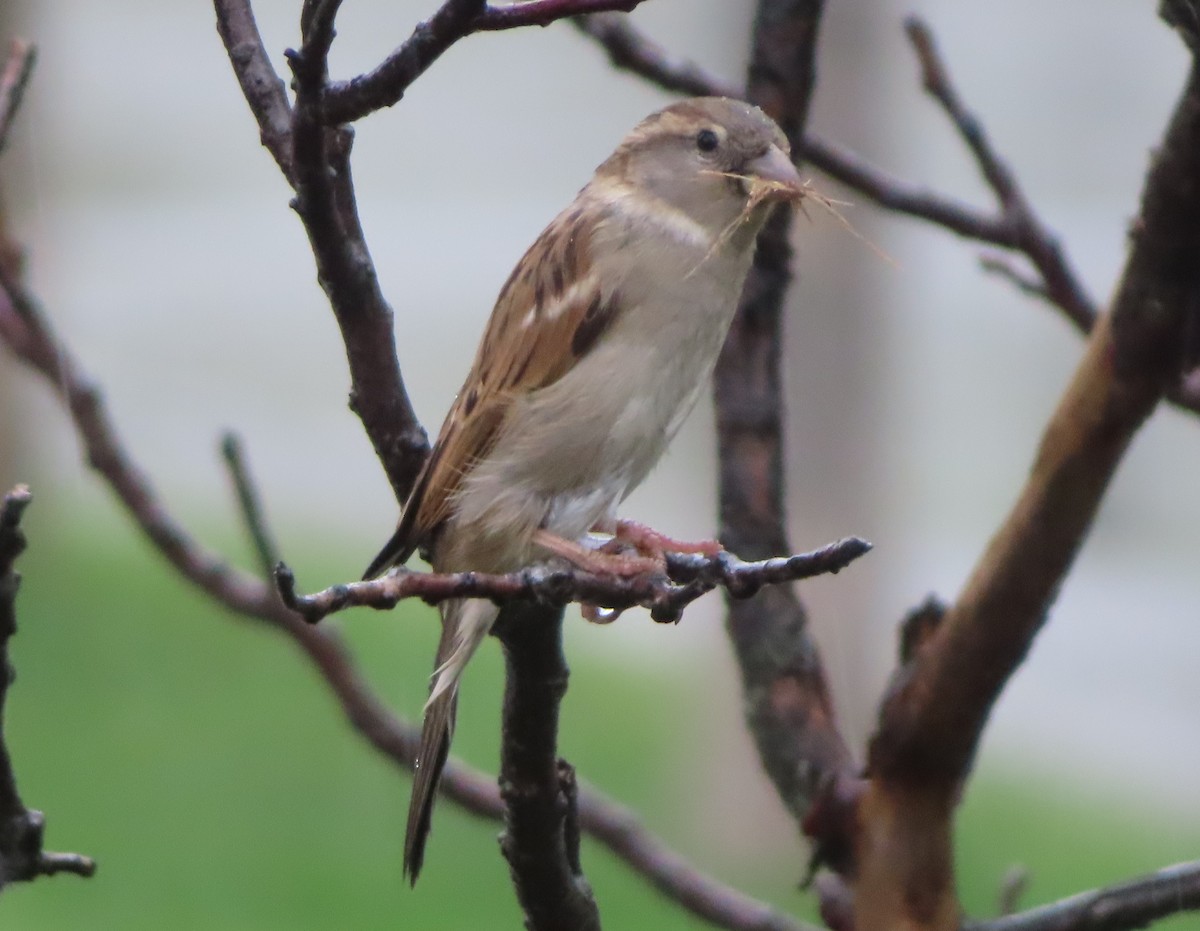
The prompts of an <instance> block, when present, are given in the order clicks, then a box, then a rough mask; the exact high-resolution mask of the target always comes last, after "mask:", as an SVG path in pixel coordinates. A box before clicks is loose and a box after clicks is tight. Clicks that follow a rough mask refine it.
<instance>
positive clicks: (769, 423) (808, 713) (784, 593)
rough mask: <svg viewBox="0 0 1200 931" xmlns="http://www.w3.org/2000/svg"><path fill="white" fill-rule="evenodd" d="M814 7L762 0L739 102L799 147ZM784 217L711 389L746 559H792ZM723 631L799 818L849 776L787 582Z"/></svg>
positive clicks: (739, 610)
mask: <svg viewBox="0 0 1200 931" xmlns="http://www.w3.org/2000/svg"><path fill="white" fill-rule="evenodd" d="M821 8H822V4H821V3H820V2H815V0H761V2H760V3H759V5H758V12H757V15H756V18H755V25H754V40H753V49H752V54H751V63H750V75H749V86H748V92H747V96H748V97H749V99H750V100H751V101H753V102H754V103H757V104H758V105H759V106H761V107H762V108H763V109H764V110H766V112H767V113H768V114H770V115H771V116H772V117H773V118H774V119H775V120H776V121H777V122H778V123H779V125H780V126H781V127H783V129H784V131H785V132H786V133H787V135H788V138H789V140H790V141H791V142H792V145H793V151H799V142H800V140H801V139H802V138H803V136H804V124H805V121H806V119H807V115H808V103H809V98H810V96H811V92H812V87H813V82H814V80H815V61H814V50H815V44H816V36H817V27H818V24H819V22H820V15H821ZM790 225H791V211H790V209H782V210H778V211H777V212H776V213H775V215H774V216H773V217H772V218H771V220H770V221H769V222H768V224H767V226H766V228H765V229H764V230H763V232H762V234H761V235H760V236H759V240H758V250H757V253H756V255H755V259H754V267H753V269H752V271H751V273H750V277H749V279H748V280H747V282H746V288H745V291H744V292H743V295H742V301H741V306H740V307H739V308H738V313H737V316H736V318H735V319H734V323H733V327H732V328H731V330H730V334H729V338H728V339H727V341H726V343H725V348H724V350H723V352H722V354H721V358H720V360H719V362H718V363H717V370H716V375H715V382H714V391H715V399H716V414H717V443H718V457H719V466H720V471H719V478H720V492H719V494H720V521H721V531H720V538H721V541H722V543H723V544H724V545H725V546H727V547H728V548H729V549H731V550H733V551H735V552H737V553H740V554H742V555H743V556H744V557H746V558H748V559H763V558H768V557H771V556H775V555H778V554H780V553H786V552H788V551H789V550H790V549H791V547H790V545H789V544H788V539H787V532H786V514H785V505H784V469H783V383H782V372H781V355H780V352H781V347H782V345H783V339H782V335H781V333H782V311H783V302H784V297H785V295H786V293H787V289H788V286H789V284H790V283H791V272H790V262H791V249H790V247H789V245H788V234H789V230H790ZM728 606H729V615H728V619H727V629H728V632H729V636H730V639H731V640H732V642H733V645H734V649H735V652H736V654H737V659H738V664H739V667H740V669H741V674H742V687H743V692H744V695H745V707H746V716H747V721H748V725H749V728H750V731H751V733H752V735H753V737H754V740H755V743H756V745H757V747H758V752H759V756H760V758H761V759H762V762H763V766H764V768H765V769H766V771H767V773H768V775H769V776H770V777H771V779H772V781H773V782H774V784H775V788H776V789H777V791H778V792H779V794H780V797H781V798H782V799H783V802H784V804H785V805H786V806H787V807H788V808H789V810H790V811H791V812H792V813H793V815H795V817H796V818H797V820H798V821H803V819H804V818H805V817H806V815H807V813H808V811H809V809H810V808H811V806H812V804H813V802H814V801H815V800H816V799H817V797H818V796H819V795H821V794H823V793H825V792H826V791H827V790H829V789H830V788H831V787H832V786H833V785H834V784H835V783H841V782H844V781H849V780H852V779H853V778H854V764H853V760H852V759H851V756H850V752H849V750H848V749H847V747H846V744H845V742H844V740H843V738H842V736H841V734H840V733H839V732H838V729H837V725H836V719H835V715H834V711H833V704H832V701H831V699H830V695H829V689H828V685H827V684H826V681H825V674H824V671H823V670H822V668H821V662H820V659H819V656H818V654H817V649H816V645H815V644H814V643H813V641H812V638H811V637H810V635H809V632H808V627H807V616H806V614H805V611H804V607H803V605H802V604H801V603H800V601H799V599H798V597H797V596H796V593H795V592H794V590H793V589H792V588H791V587H789V586H779V587H772V588H769V589H766V590H764V591H762V592H760V593H758V594H757V595H756V596H754V597H753V598H748V599H744V600H740V599H732V598H731V599H730V600H729V602H728Z"/></svg>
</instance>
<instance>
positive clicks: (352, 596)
mask: <svg viewBox="0 0 1200 931" xmlns="http://www.w3.org/2000/svg"><path fill="white" fill-rule="evenodd" d="M870 548H871V545H870V544H869V543H867V542H866V541H865V540H861V539H859V538H858V537H849V538H847V539H845V540H839V541H837V542H836V543H830V544H829V545H827V546H823V547H821V548H820V549H818V550H814V551H812V552H811V553H800V554H797V555H795V556H787V557H778V558H775V559H763V560H759V561H757V562H742V561H741V560H740V559H737V558H736V557H734V556H732V555H731V554H729V553H721V554H720V555H718V556H704V555H701V554H698V553H670V554H667V575H666V576H657V577H656V576H651V575H640V576H631V577H617V576H611V575H595V574H592V573H589V572H585V571H583V570H581V569H563V568H556V567H555V566H551V565H536V566H531V567H530V568H528V569H523V570H521V571H519V572H511V573H508V574H506V575H487V574H485V573H481V572H460V573H450V574H445V575H439V574H436V573H432V572H413V571H410V570H403V569H402V570H399V571H395V572H392V573H389V574H388V575H386V576H384V577H383V578H381V579H375V580H373V581H369V582H350V583H347V584H342V585H334V586H332V587H330V588H327V589H325V590H324V591H321V592H317V593H315V594H312V595H303V596H301V595H297V594H296V587H295V579H294V577H293V576H292V572H291V570H290V569H288V568H287V567H286V566H282V565H281V566H279V567H278V568H277V569H276V570H275V576H276V582H277V584H278V585H279V591H280V594H281V595H282V597H283V600H284V603H285V604H286V605H287V606H288V607H289V608H291V609H292V610H294V611H296V612H297V613H299V614H300V615H301V616H302V617H303V618H304V619H305V620H306V621H308V622H310V623H315V622H317V621H319V620H321V619H322V618H324V617H326V616H328V615H330V614H333V613H335V612H337V611H343V610H345V609H346V608H353V607H370V608H375V609H377V610H382V611H387V610H390V609H392V608H394V607H395V606H396V605H397V604H398V603H399V602H400V601H401V600H403V599H405V598H421V599H423V600H424V601H426V602H428V603H430V604H436V603H438V602H440V601H445V600H447V599H449V598H491V599H493V600H495V601H498V602H510V601H532V602H537V603H540V604H543V605H551V606H557V607H561V606H563V605H566V604H568V603H570V602H572V601H585V602H589V603H591V604H594V605H597V606H599V607H604V608H616V609H618V610H624V609H626V608H632V607H634V606H638V605H640V606H641V607H643V608H647V609H648V610H649V611H650V612H651V614H652V615H653V616H654V618H655V620H659V621H676V620H678V619H679V616H680V615H681V613H682V612H683V609H684V608H685V607H686V606H687V605H689V604H691V602H693V601H695V600H696V599H697V598H699V597H700V596H701V595H704V594H705V593H707V592H710V591H712V590H713V589H714V588H717V587H723V588H724V589H725V590H726V591H727V592H728V593H729V596H730V597H731V598H749V597H752V596H753V595H755V594H756V593H757V592H758V591H759V589H761V588H762V587H763V586H764V585H778V584H781V583H783V582H795V581H799V580H800V579H808V578H812V577H813V576H817V575H824V574H826V573H836V572H839V571H840V570H842V569H844V568H845V567H846V566H848V565H849V564H850V563H851V562H853V561H854V560H855V559H857V558H858V557H860V556H862V555H864V554H865V553H867V552H868V551H869V550H870Z"/></svg>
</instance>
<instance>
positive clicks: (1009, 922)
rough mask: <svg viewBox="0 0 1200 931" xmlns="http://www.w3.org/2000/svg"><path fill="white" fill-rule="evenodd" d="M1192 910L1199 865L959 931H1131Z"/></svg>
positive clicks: (1199, 895)
mask: <svg viewBox="0 0 1200 931" xmlns="http://www.w3.org/2000/svg"><path fill="white" fill-rule="evenodd" d="M1196 909H1200V860H1194V861H1192V862H1191V863H1179V864H1176V865H1175V866H1168V867H1164V868H1163V869H1161V870H1159V871H1158V872H1156V873H1151V874H1150V875H1148V876H1142V877H1139V878H1138V879H1133V880H1130V881H1129V882H1124V883H1120V884H1119V885H1115V886H1108V887H1107V888H1104V889H1093V890H1091V891H1090V892H1082V893H1080V894H1078V895H1073V896H1071V897H1070V898H1068V899H1063V900H1062V901H1060V902H1053V903H1051V904H1050V905H1042V906H1039V907H1038V908H1033V909H1030V910H1029V911H1025V912H1019V913H1018V914H1015V915H1005V916H1003V917H1000V918H993V919H991V920H990V921H975V922H968V923H966V924H965V925H964V928H963V931H1129V929H1132V928H1144V927H1146V926H1147V925H1148V924H1150V923H1151V922H1153V921H1157V920H1158V919H1160V918H1166V917H1167V916H1169V915H1176V914H1178V913H1179V912H1184V911H1193V910H1196Z"/></svg>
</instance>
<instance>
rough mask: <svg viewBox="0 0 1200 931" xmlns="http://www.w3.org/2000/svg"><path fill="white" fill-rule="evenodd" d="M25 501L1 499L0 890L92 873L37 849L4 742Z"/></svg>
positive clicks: (88, 862)
mask: <svg viewBox="0 0 1200 931" xmlns="http://www.w3.org/2000/svg"><path fill="white" fill-rule="evenodd" d="M29 501H30V494H29V489H28V488H26V487H25V486H24V485H18V486H17V487H16V488H14V489H13V490H12V491H10V492H9V493H8V494H6V495H5V496H4V503H3V505H2V506H0V889H3V888H4V887H5V886H7V885H8V884H9V883H13V882H28V881H29V880H32V879H36V878H37V877H38V876H53V875H54V874H55V873H75V874H76V875H77V876H91V875H92V874H93V873H95V872H96V863H95V861H94V860H92V859H91V858H90V857H84V856H81V855H79V854H77V853H51V852H49V851H45V850H43V849H42V836H43V834H44V833H45V827H46V819H45V818H44V817H43V815H42V813H41V812H40V811H31V810H30V809H28V808H26V807H25V805H24V803H23V802H22V801H21V796H20V795H19V794H18V792H17V777H16V773H14V772H13V767H12V759H11V757H9V755H8V745H7V743H6V742H5V739H4V704H5V699H6V698H7V697H8V689H9V686H11V685H12V683H13V680H14V679H15V677H16V671H15V670H14V669H13V665H12V662H11V660H10V659H9V657H8V642H9V640H10V639H11V638H12V637H13V635H14V634H16V632H17V609H16V604H15V602H16V598H17V589H18V587H19V586H20V584H21V577H20V576H19V575H18V574H17V573H16V571H14V569H13V563H14V562H16V559H17V557H18V556H19V555H20V554H21V553H22V552H23V551H24V549H25V535H24V534H23V533H22V532H21V526H20V525H21V515H22V513H23V512H24V511H25V508H26V507H27V506H28V505H29Z"/></svg>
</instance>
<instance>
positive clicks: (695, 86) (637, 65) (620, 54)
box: [572, 13, 745, 98]
mask: <svg viewBox="0 0 1200 931" xmlns="http://www.w3.org/2000/svg"><path fill="white" fill-rule="evenodd" d="M572 22H573V23H574V24H575V26H576V28H578V29H579V31H580V32H582V33H583V34H584V35H586V36H590V37H591V38H592V39H594V40H595V41H596V42H598V43H599V44H600V46H601V47H602V48H603V49H604V50H605V51H606V52H607V53H608V60H609V62H611V64H612V66H613V67H614V68H619V69H621V70H623V71H630V72H632V73H633V74H636V75H640V76H641V77H643V78H645V79H646V80H648V81H649V82H650V83H652V84H657V85H658V86H659V87H661V88H662V89H663V90H667V91H671V92H673V93H676V94H686V95H687V96H689V97H734V98H737V97H742V96H744V94H745V91H744V89H743V88H741V87H738V86H737V85H736V84H734V83H733V82H731V81H726V80H724V79H723V78H720V77H718V76H717V75H715V74H712V73H711V72H709V71H706V70H704V69H703V68H702V67H700V65H698V64H696V63H695V62H694V61H689V60H688V59H686V58H674V57H672V55H671V53H670V52H668V51H667V50H666V49H665V48H663V47H662V46H661V45H659V44H658V43H657V42H655V41H653V40H652V39H651V38H650V37H649V36H647V35H645V34H643V33H642V32H640V31H639V30H638V29H637V28H636V27H635V26H634V25H633V23H631V22H630V21H629V17H627V16H624V15H622V14H620V13H592V14H591V15H590V16H580V17H578V18H577V19H574V20H572Z"/></svg>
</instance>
